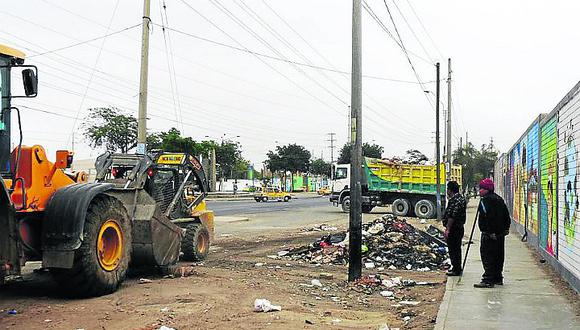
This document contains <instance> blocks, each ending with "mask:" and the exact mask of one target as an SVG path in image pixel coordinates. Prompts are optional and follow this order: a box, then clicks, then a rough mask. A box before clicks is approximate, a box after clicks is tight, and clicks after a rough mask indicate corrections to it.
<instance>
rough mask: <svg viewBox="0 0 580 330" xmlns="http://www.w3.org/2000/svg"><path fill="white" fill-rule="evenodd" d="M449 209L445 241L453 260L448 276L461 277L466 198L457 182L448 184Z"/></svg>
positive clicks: (446, 218) (446, 210) (444, 218)
mask: <svg viewBox="0 0 580 330" xmlns="http://www.w3.org/2000/svg"><path fill="white" fill-rule="evenodd" d="M447 198H449V200H448V202H447V208H446V209H445V214H444V215H443V225H444V226H445V239H446V241H447V248H448V249H449V259H451V266H452V268H451V270H449V271H448V272H447V275H448V276H459V275H461V272H462V271H463V270H462V269H461V240H462V239H463V233H464V230H463V225H464V224H465V208H466V201H465V198H463V196H462V195H461V194H460V193H459V184H458V183H457V181H449V182H448V183H447Z"/></svg>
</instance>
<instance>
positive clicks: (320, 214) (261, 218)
mask: <svg viewBox="0 0 580 330" xmlns="http://www.w3.org/2000/svg"><path fill="white" fill-rule="evenodd" d="M207 206H208V208H209V209H210V210H213V211H214V212H215V215H216V216H218V217H219V216H242V217H245V218H248V219H249V221H239V222H229V223H221V222H219V221H218V222H216V234H217V235H218V236H219V235H222V234H235V235H237V236H246V235H254V234H256V233H259V232H267V231H277V230H282V229H296V228H301V227H310V226H313V225H319V224H329V225H344V226H345V227H346V226H348V214H346V213H343V212H342V211H341V209H340V208H339V207H335V206H333V205H332V204H331V203H330V201H329V200H328V197H317V198H303V199H293V200H291V201H290V202H288V203H284V202H267V203H257V202H256V201H254V200H246V201H208V202H207ZM386 211H387V209H385V208H377V209H376V210H373V213H372V214H364V215H363V219H364V220H370V219H375V218H376V217H378V216H380V215H381V214H384V213H385V212H386Z"/></svg>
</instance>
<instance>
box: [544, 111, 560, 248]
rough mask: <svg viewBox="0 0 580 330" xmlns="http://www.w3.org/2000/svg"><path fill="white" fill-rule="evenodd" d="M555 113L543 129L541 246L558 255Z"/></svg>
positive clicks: (556, 132)
mask: <svg viewBox="0 0 580 330" xmlns="http://www.w3.org/2000/svg"><path fill="white" fill-rule="evenodd" d="M557 119H558V118H557V116H556V114H554V116H552V117H551V118H550V119H548V120H547V121H546V122H545V123H544V124H543V125H542V129H541V141H540V155H541V161H540V164H541V165H540V173H541V174H540V177H541V178H540V186H541V188H540V228H539V241H540V247H541V248H542V249H544V250H545V251H546V252H548V253H549V254H551V255H552V256H556V254H557V249H558V246H557V244H556V242H557V240H558V204H557V201H558V200H557V197H558V196H557V193H556V189H557V188H558V172H557V164H558V149H557V147H558V131H557V129H556V128H557V122H558V121H557Z"/></svg>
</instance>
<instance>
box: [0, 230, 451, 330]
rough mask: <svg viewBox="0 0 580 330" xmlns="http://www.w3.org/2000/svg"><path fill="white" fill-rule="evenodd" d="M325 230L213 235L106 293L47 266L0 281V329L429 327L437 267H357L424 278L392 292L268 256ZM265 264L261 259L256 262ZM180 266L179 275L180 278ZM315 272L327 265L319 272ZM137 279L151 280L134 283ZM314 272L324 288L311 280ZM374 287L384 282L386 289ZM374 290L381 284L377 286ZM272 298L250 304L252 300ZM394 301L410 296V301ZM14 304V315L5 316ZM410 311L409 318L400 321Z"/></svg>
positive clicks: (338, 269) (439, 288)
mask: <svg viewBox="0 0 580 330" xmlns="http://www.w3.org/2000/svg"><path fill="white" fill-rule="evenodd" d="M323 234H324V232H302V231H301V230H292V231H287V232H277V233H269V234H263V235H260V236H256V237H251V236H246V237H243V238H240V237H235V238H234V237H233V236H229V237H217V238H216V241H215V243H214V246H213V248H212V252H211V254H210V256H209V258H208V260H207V261H206V262H205V263H203V264H201V265H194V266H192V265H191V264H186V263H183V264H181V265H180V266H182V267H183V268H182V269H180V271H179V272H177V276H176V277H175V278H164V277H162V276H153V275H151V274H132V276H131V277H130V278H129V279H128V280H127V281H125V283H124V284H123V286H122V287H121V289H120V290H119V291H118V292H116V293H114V294H111V295H108V296H104V297H99V298H93V299H84V300H70V299H67V298H64V297H62V296H60V295H59V291H58V288H57V287H56V286H55V284H54V283H53V282H52V281H51V279H50V274H47V273H35V274H31V275H32V276H29V277H25V281H24V282H20V283H13V284H11V285H9V286H8V287H6V288H3V289H2V290H0V329H73V330H74V329H87V330H88V329H148V330H149V329H150V330H153V329H159V328H160V327H161V326H162V325H164V326H167V327H171V328H175V329H302V328H304V329H310V328H312V329H316V328H336V329H351V328H354V329H379V328H380V327H381V326H382V325H384V324H387V325H388V326H389V327H390V328H391V329H392V328H401V329H430V328H433V327H434V324H435V319H436V316H437V311H438V309H439V304H440V303H441V300H442V298H443V294H444V292H445V281H446V278H445V275H444V273H443V272H442V271H431V272H415V271H403V270H387V271H380V272H378V271H376V270H372V271H370V270H364V272H363V273H364V275H372V274H377V273H378V274H380V276H382V277H383V278H392V277H401V278H402V279H403V280H404V279H412V280H415V281H417V282H422V281H424V282H429V284H428V285H417V286H412V287H402V288H395V289H390V290H392V291H394V292H395V299H394V300H390V299H389V298H385V297H383V296H381V295H380V294H379V292H378V291H377V292H374V293H372V294H367V293H365V292H363V290H362V287H361V286H357V285H350V284H348V283H347V282H346V274H347V268H346V266H339V265H323V266H316V265H313V264H307V263H300V262H298V261H293V260H284V259H281V260H275V259H271V258H268V256H269V255H275V254H276V253H277V252H278V251H280V250H283V249H287V248H289V247H292V246H298V245H303V244H308V243H310V242H312V241H313V240H314V239H316V238H318V237H320V236H322V235H323ZM260 264H263V265H260ZM181 272H184V273H185V274H184V275H185V276H183V277H181ZM321 273H330V274H332V278H331V279H328V275H327V276H323V278H321V277H320V276H321V275H320V274H321ZM141 278H147V279H150V280H151V281H152V282H151V283H145V284H139V280H140V279H141ZM313 279H319V280H320V282H321V283H322V287H317V286H312V285H311V281H312V280H313ZM381 290H386V289H385V288H383V289H381ZM379 291H380V290H379ZM257 298H265V299H268V300H270V301H271V302H272V304H274V305H280V306H281V307H282V310H281V311H279V312H269V313H258V312H254V311H253V309H254V300H255V299H257ZM401 301H417V302H419V304H418V305H416V306H409V305H401V304H400V302H401ZM9 310H16V311H17V314H16V315H9V314H8V311H9ZM405 316H409V317H410V320H408V321H404V320H403V319H404V317H405Z"/></svg>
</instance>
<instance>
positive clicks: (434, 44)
mask: <svg viewBox="0 0 580 330" xmlns="http://www.w3.org/2000/svg"><path fill="white" fill-rule="evenodd" d="M407 4H408V5H409V8H411V11H412V12H413V14H414V15H415V18H417V21H419V24H421V27H422V28H423V31H425V34H426V35H427V38H429V40H430V41H431V44H433V47H435V50H437V53H439V57H440V58H444V56H443V54H442V53H441V51H440V50H439V47H437V44H436V43H435V41H434V40H433V38H431V35H430V34H429V31H428V30H427V28H426V27H425V24H423V21H422V20H421V18H420V17H419V15H417V12H416V11H415V8H413V5H412V4H411V1H409V0H407Z"/></svg>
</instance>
